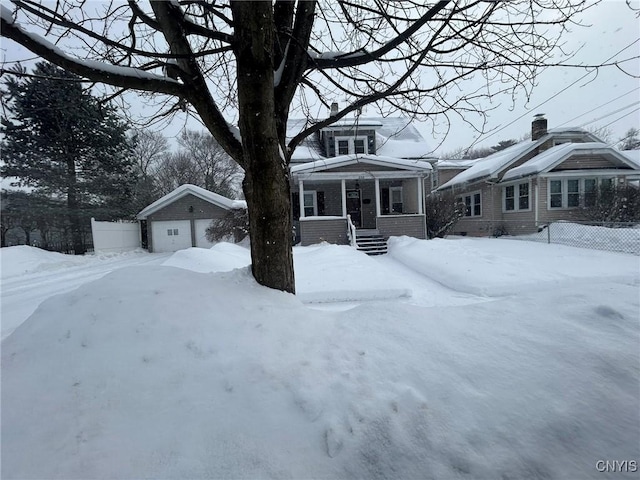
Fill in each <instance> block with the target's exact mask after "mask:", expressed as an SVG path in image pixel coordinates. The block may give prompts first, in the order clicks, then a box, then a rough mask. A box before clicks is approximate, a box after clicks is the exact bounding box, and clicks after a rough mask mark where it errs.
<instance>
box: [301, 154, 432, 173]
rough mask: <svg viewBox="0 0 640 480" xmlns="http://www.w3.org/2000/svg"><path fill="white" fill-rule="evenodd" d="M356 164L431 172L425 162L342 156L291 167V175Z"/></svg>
mask: <svg viewBox="0 0 640 480" xmlns="http://www.w3.org/2000/svg"><path fill="white" fill-rule="evenodd" d="M356 163H369V164H373V165H380V166H386V167H399V168H401V169H403V170H423V171H427V170H431V164H430V163H429V162H427V161H424V160H406V159H403V158H394V157H384V156H380V155H341V156H339V157H332V158H325V159H321V160H316V161H315V162H309V163H303V164H300V165H294V166H292V167H291V173H294V174H295V173H304V172H317V171H323V170H327V169H330V168H337V167H343V166H346V165H353V164H356Z"/></svg>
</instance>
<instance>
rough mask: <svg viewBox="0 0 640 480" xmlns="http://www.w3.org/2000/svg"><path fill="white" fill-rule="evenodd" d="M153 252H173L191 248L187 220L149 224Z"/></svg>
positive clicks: (189, 228)
mask: <svg viewBox="0 0 640 480" xmlns="http://www.w3.org/2000/svg"><path fill="white" fill-rule="evenodd" d="M151 235H152V239H151V241H152V242H153V251H154V252H175V251H178V250H182V249H183V248H190V247H191V223H190V222H189V220H176V221H163V222H151Z"/></svg>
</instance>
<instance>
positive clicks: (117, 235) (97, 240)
mask: <svg viewBox="0 0 640 480" xmlns="http://www.w3.org/2000/svg"><path fill="white" fill-rule="evenodd" d="M91 234H92V235H93V249H94V251H95V252H96V253H99V252H126V251H129V250H135V249H136V248H140V226H139V225H138V222H125V221H119V222H97V221H96V220H95V219H93V218H92V219H91Z"/></svg>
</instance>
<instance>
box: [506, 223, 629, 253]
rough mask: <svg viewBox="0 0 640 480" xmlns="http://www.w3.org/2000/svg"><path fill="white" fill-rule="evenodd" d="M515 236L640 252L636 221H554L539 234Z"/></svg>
mask: <svg viewBox="0 0 640 480" xmlns="http://www.w3.org/2000/svg"><path fill="white" fill-rule="evenodd" d="M513 238H517V239H521V240H532V241H537V242H545V243H558V244H562V245H570V246H572V247H581V248H591V249H594V250H609V251H612V252H623V253H631V254H633V255H640V224H637V223H621V222H553V223H550V224H549V225H546V226H544V227H543V228H542V229H541V230H540V231H539V232H537V233H532V234H529V235H521V236H517V237H513Z"/></svg>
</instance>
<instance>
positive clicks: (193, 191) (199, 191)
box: [136, 183, 247, 220]
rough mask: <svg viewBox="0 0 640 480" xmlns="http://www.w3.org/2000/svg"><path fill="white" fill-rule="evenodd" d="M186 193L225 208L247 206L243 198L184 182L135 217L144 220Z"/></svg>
mask: <svg viewBox="0 0 640 480" xmlns="http://www.w3.org/2000/svg"><path fill="white" fill-rule="evenodd" d="M187 195H193V196H195V197H198V198H201V199H202V200H205V201H207V202H209V203H212V204H214V205H216V206H218V207H221V208H224V209H225V210H230V209H232V208H247V202H245V201H244V200H231V199H229V198H227V197H223V196H222V195H219V194H217V193H214V192H210V191H209V190H206V189H204V188H202V187H198V186H197V185H191V184H189V183H186V184H184V185H180V186H179V187H178V188H176V189H175V190H173V191H172V192H170V193H167V194H166V195H165V196H164V197H161V198H159V199H158V200H156V201H155V202H153V203H152V204H151V205H149V206H147V207H145V208H143V209H142V210H141V211H140V213H138V215H136V218H137V219H138V220H145V219H146V218H147V217H148V216H149V215H151V214H153V213H155V212H157V211H158V210H160V209H162V208H164V207H166V206H167V205H170V204H171V203H173V202H175V201H176V200H178V199H180V198H182V197H185V196H187Z"/></svg>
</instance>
